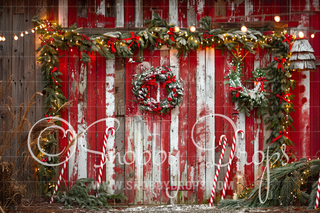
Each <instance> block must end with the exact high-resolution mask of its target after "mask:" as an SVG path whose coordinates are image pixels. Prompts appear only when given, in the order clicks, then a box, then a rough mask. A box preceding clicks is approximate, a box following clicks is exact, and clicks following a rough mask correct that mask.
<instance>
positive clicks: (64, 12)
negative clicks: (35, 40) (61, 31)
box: [58, 0, 68, 27]
mask: <svg viewBox="0 0 320 213" xmlns="http://www.w3.org/2000/svg"><path fill="white" fill-rule="evenodd" d="M58 14H59V15H58V16H59V24H60V25H61V27H68V0H59V11H58Z"/></svg>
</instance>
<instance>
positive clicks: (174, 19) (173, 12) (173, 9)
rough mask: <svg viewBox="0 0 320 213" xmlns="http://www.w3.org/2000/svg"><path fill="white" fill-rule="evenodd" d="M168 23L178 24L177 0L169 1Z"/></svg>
mask: <svg viewBox="0 0 320 213" xmlns="http://www.w3.org/2000/svg"><path fill="white" fill-rule="evenodd" d="M169 23H172V24H173V25H178V24H179V23H178V0H171V1H170V3H169ZM178 26H179V25H178ZM180 27H181V26H180Z"/></svg>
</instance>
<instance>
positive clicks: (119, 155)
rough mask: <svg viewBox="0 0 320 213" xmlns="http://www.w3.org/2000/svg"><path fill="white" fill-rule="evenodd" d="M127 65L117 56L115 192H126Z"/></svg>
mask: <svg viewBox="0 0 320 213" xmlns="http://www.w3.org/2000/svg"><path fill="white" fill-rule="evenodd" d="M123 85H125V66H124V58H123V57H115V110H116V112H115V113H116V118H117V119H118V120H119V121H120V128H119V129H118V131H117V132H116V135H115V146H116V147H115V148H116V159H115V165H116V167H115V169H114V170H115V173H116V175H115V176H116V181H115V193H116V194H118V193H123V194H124V192H125V191H124V184H125V183H124V181H125V179H124V175H125V173H124V171H125V166H124V154H125V153H124V150H125V147H124V145H125V143H124V142H125V117H124V115H125V87H124V86H123Z"/></svg>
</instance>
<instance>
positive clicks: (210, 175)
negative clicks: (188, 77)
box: [205, 47, 220, 199]
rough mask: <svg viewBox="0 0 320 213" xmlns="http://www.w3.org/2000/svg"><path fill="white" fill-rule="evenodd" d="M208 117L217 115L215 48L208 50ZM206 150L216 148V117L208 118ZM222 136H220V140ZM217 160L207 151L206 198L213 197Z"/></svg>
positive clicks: (211, 152) (213, 154)
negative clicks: (215, 161)
mask: <svg viewBox="0 0 320 213" xmlns="http://www.w3.org/2000/svg"><path fill="white" fill-rule="evenodd" d="M205 57H206V88H205V90H206V94H205V102H206V115H210V114H214V113H215V109H214V107H215V50H214V48H210V47H207V48H206V56H205ZM206 134H207V135H206V149H209V148H213V147H215V117H207V118H206ZM219 137H220V135H218V138H219ZM214 160H215V150H214V149H213V150H212V151H206V162H207V163H208V165H209V166H208V167H206V191H205V198H206V199H209V197H210V196H211V190H212V185H213V181H214V176H215V167H214V166H212V167H211V163H214Z"/></svg>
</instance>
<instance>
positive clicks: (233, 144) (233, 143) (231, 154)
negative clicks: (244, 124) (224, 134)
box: [221, 130, 244, 199]
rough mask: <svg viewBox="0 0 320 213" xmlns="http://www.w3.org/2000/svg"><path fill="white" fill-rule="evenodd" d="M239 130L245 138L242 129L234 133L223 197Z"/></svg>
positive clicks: (223, 192) (224, 192)
mask: <svg viewBox="0 0 320 213" xmlns="http://www.w3.org/2000/svg"><path fill="white" fill-rule="evenodd" d="M239 132H241V139H243V138H244V132H243V131H242V130H237V131H236V133H234V136H233V142H232V146H231V153H230V159H229V164H228V170H227V174H226V177H225V178H224V185H223V191H222V196H221V199H224V198H225V197H226V189H227V183H228V179H229V173H230V169H231V164H232V159H233V157H234V152H235V148H236V142H237V134H238V133H239Z"/></svg>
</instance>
